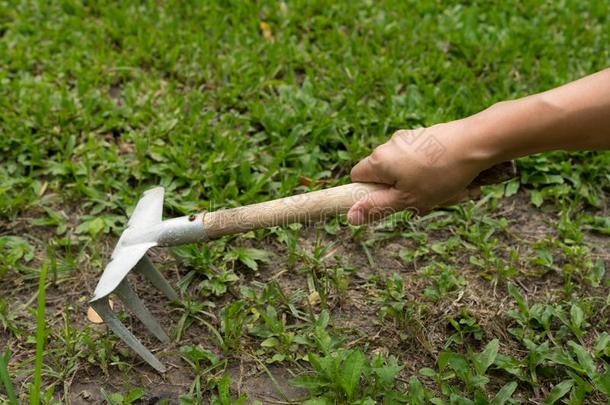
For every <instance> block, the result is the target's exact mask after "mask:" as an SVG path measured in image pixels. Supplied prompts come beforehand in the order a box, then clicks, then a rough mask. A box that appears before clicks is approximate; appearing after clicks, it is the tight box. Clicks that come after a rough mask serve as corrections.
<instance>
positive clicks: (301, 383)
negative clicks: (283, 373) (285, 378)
mask: <svg viewBox="0 0 610 405" xmlns="http://www.w3.org/2000/svg"><path fill="white" fill-rule="evenodd" d="M290 384H291V385H293V386H295V387H298V388H305V389H308V390H311V391H316V390H319V389H322V388H324V387H326V386H327V385H328V383H327V382H326V381H324V380H322V379H320V378H319V377H317V376H313V375H307V374H305V375H300V376H298V377H295V378H293V379H292V380H290Z"/></svg>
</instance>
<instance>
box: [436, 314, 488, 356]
mask: <svg viewBox="0 0 610 405" xmlns="http://www.w3.org/2000/svg"><path fill="white" fill-rule="evenodd" d="M447 320H448V321H449V324H450V325H451V327H452V328H453V329H454V330H455V332H454V333H453V334H452V335H451V337H449V339H448V340H447V343H446V344H445V348H448V347H449V346H450V345H451V344H453V343H456V344H458V345H462V344H464V342H465V341H466V340H467V339H469V338H472V339H475V340H481V339H482V338H483V328H481V326H480V325H479V324H478V323H477V320H476V319H475V318H474V317H473V316H472V315H470V313H468V310H467V309H465V308H462V310H461V311H460V314H459V315H458V316H457V317H455V318H454V317H452V316H449V317H448V318H447Z"/></svg>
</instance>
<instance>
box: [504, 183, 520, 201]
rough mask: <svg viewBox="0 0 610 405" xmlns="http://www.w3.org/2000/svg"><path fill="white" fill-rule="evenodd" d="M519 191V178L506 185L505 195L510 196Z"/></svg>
mask: <svg viewBox="0 0 610 405" xmlns="http://www.w3.org/2000/svg"><path fill="white" fill-rule="evenodd" d="M517 191H519V180H518V179H516V180H511V181H509V182H508V183H506V186H505V187H504V196H506V197H510V196H512V195H515V194H517Z"/></svg>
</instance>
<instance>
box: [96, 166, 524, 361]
mask: <svg viewBox="0 0 610 405" xmlns="http://www.w3.org/2000/svg"><path fill="white" fill-rule="evenodd" d="M515 174H516V173H515V166H514V162H504V163H501V164H498V165H496V166H494V167H492V168H490V169H488V170H486V171H484V172H482V173H481V174H479V176H478V177H477V178H476V179H475V180H474V181H473V182H472V183H471V185H470V186H469V190H470V191H473V190H478V189H479V187H480V186H482V185H486V184H495V183H500V182H502V181H506V180H508V179H511V178H513V177H514V176H515ZM386 187H387V186H386V185H381V184H373V183H352V184H347V185H344V186H338V187H333V188H328V189H325V190H319V191H313V192H309V193H305V194H299V195H295V196H292V197H287V198H281V199H278V200H273V201H267V202H263V203H259V204H253V205H248V206H244V207H239V208H232V209H226V210H220V211H215V212H203V213H200V214H196V215H195V214H194V215H189V216H183V217H180V218H174V219H168V220H165V221H163V220H162V211H163V195H164V190H163V188H162V187H156V188H153V189H151V190H148V191H146V192H145V193H144V195H143V196H142V198H141V199H140V200H139V201H138V204H137V205H136V208H135V210H134V211H133V214H132V215H131V218H130V219H129V222H128V223H127V229H125V231H124V232H123V234H122V235H121V237H120V238H119V241H118V243H117V245H116V247H115V249H114V251H113V252H112V258H111V261H110V263H108V265H107V266H106V268H105V269H104V272H103V274H102V277H101V278H100V281H99V283H98V285H97V287H96V289H95V292H94V296H93V298H92V299H91V306H92V307H93V309H94V310H95V311H96V312H97V313H98V314H99V316H100V317H101V318H102V319H103V320H104V322H105V323H106V324H107V325H108V326H109V327H110V329H111V330H112V331H113V332H114V333H115V334H116V335H117V336H118V337H120V338H121V339H122V340H123V341H124V342H125V343H126V344H127V345H128V346H129V347H130V348H131V349H133V350H134V351H135V352H136V353H138V355H140V357H142V358H143V359H144V360H145V361H146V362H147V363H148V364H150V365H151V366H152V367H153V368H155V369H156V370H158V371H159V372H164V371H165V367H164V366H163V364H161V362H160V361H159V360H158V359H157V358H156V357H155V355H153V354H152V353H151V352H150V350H148V349H147V348H146V347H145V346H144V345H143V344H142V343H141V342H140V341H139V340H138V338H136V337H135V336H134V335H133V334H132V333H131V332H130V331H129V330H128V329H127V328H126V327H125V325H123V323H122V322H121V321H120V320H119V319H118V318H117V316H116V315H115V314H114V312H113V311H112V309H111V308H110V305H109V301H108V296H109V295H110V294H111V293H115V294H116V295H117V296H118V298H119V299H120V300H121V301H122V302H123V303H124V304H125V306H126V307H127V308H128V309H129V310H130V311H131V312H132V313H133V314H134V315H135V316H136V317H137V318H138V319H140V321H141V322H142V323H143V324H144V326H145V327H146V328H147V329H148V330H149V331H150V332H152V334H153V335H155V337H157V338H158V339H159V340H160V341H161V342H164V343H167V342H169V337H168V336H167V334H166V333H165V332H164V331H163V329H162V328H161V325H160V324H159V323H158V322H157V320H156V319H155V318H154V316H153V315H152V314H151V313H150V311H149V310H148V309H147V308H146V305H144V303H143V302H142V301H141V300H140V298H138V296H137V294H136V293H135V291H134V290H133V288H132V287H131V286H130V284H129V282H128V280H127V274H129V272H130V271H131V270H132V269H133V270H135V271H136V272H138V273H140V274H141V275H142V276H143V277H144V278H146V279H147V280H149V281H150V282H151V284H152V285H153V286H155V287H156V288H157V289H159V290H160V291H161V292H163V294H164V295H165V296H166V297H167V298H168V299H169V300H170V301H177V300H178V294H176V292H175V291H174V289H173V288H172V287H171V286H170V284H169V283H168V282H167V280H165V278H164V277H163V276H162V275H161V273H160V272H159V271H158V270H157V269H156V268H155V267H154V266H153V264H152V263H151V261H150V259H149V258H148V257H147V256H146V252H147V251H148V249H150V248H152V247H155V246H175V245H181V244H186V243H193V242H199V241H205V240H209V239H214V238H218V237H221V236H224V235H230V234H237V233H241V232H246V231H250V230H253V229H259V228H266V227H271V226H278V225H287V224H290V223H294V222H308V221H316V220H320V219H324V218H328V217H330V216H333V215H336V214H340V213H345V212H346V211H347V210H348V209H349V208H350V207H351V206H352V205H353V204H354V203H355V202H356V201H358V200H360V199H361V198H362V197H363V196H365V195H367V194H368V193H370V192H372V191H376V190H381V189H384V188H386Z"/></svg>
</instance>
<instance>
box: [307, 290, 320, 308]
mask: <svg viewBox="0 0 610 405" xmlns="http://www.w3.org/2000/svg"><path fill="white" fill-rule="evenodd" d="M307 299H308V300H309V305H311V306H312V307H315V306H316V305H318V304H319V303H320V294H319V293H318V292H317V291H314V292H312V293H311V294H309V296H308V297H307Z"/></svg>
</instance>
